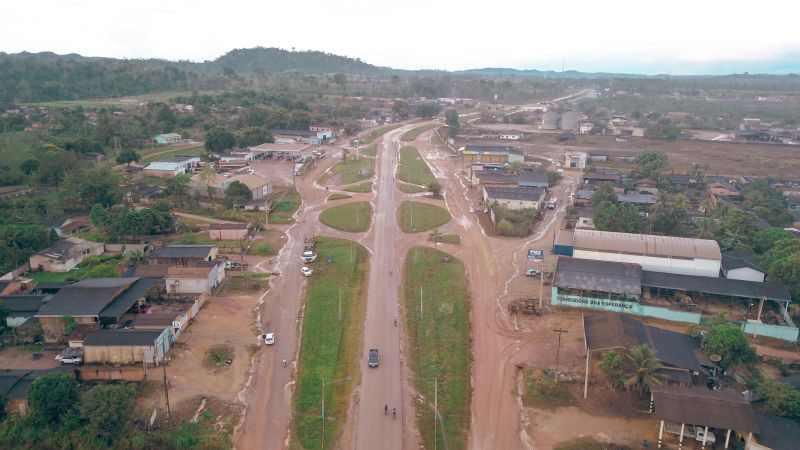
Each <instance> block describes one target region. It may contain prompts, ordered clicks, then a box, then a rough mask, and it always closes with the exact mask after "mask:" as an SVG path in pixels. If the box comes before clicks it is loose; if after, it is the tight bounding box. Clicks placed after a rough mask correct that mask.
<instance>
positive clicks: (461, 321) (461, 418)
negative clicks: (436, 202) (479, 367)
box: [402, 247, 471, 448]
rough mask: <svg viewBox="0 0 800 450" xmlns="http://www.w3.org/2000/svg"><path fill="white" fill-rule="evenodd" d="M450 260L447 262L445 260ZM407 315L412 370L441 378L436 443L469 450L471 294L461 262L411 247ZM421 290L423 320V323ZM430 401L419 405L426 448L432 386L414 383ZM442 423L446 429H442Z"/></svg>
mask: <svg viewBox="0 0 800 450" xmlns="http://www.w3.org/2000/svg"><path fill="white" fill-rule="evenodd" d="M443 256H448V257H449V261H448V262H447V263H443V262H442V257H443ZM403 279H404V281H405V284H406V286H408V289H403V293H402V296H403V312H404V315H405V322H404V323H405V324H406V326H407V327H408V329H407V330H406V331H407V333H408V336H409V341H408V348H409V349H414V350H413V351H409V352H408V354H409V355H410V364H411V369H412V370H413V372H414V374H415V375H416V376H418V377H420V378H421V379H424V380H433V379H434V378H436V379H438V382H439V413H440V415H441V423H440V424H439V426H438V430H437V435H436V439H437V445H438V447H439V448H444V440H443V439H442V432H443V431H445V432H446V433H447V437H446V438H447V446H448V447H449V448H467V431H468V430H469V404H470V395H471V390H470V325H469V295H468V292H467V284H466V278H465V272H464V263H462V262H461V260H459V259H457V258H454V257H453V256H450V255H448V254H447V253H443V252H440V251H438V250H434V249H431V248H427V247H413V248H411V249H409V251H408V254H407V255H406V260H405V264H404V268H403ZM420 288H421V290H422V300H423V308H422V310H423V311H422V312H423V313H424V314H423V318H422V319H420ZM415 384H416V389H417V390H418V392H420V393H421V394H422V395H423V396H424V397H425V399H426V402H425V403H423V404H420V403H417V405H418V406H417V426H418V428H419V430H420V434H421V435H422V440H423V443H424V446H425V448H433V447H434V425H433V423H432V422H431V420H430V418H431V417H432V416H433V397H434V389H433V385H432V384H431V383H428V382H423V381H421V380H418V381H415ZM442 425H443V426H442Z"/></svg>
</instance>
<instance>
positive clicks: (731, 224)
mask: <svg viewBox="0 0 800 450" xmlns="http://www.w3.org/2000/svg"><path fill="white" fill-rule="evenodd" d="M757 231H758V228H756V216H755V215H754V214H753V213H751V212H746V211H740V210H733V211H730V212H728V213H727V214H724V215H723V216H722V220H721V221H720V223H719V227H717V231H716V233H715V234H714V238H715V239H716V240H717V242H719V246H720V248H721V249H722V250H723V251H725V250H732V249H734V250H742V251H748V252H750V251H752V249H753V237H754V236H755V234H756V232H757Z"/></svg>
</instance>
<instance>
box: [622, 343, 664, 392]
mask: <svg viewBox="0 0 800 450" xmlns="http://www.w3.org/2000/svg"><path fill="white" fill-rule="evenodd" d="M627 362H628V367H627V378H626V379H625V383H624V385H625V387H631V388H636V389H637V390H638V391H639V395H640V396H643V395H644V393H645V392H646V391H647V387H648V386H649V385H659V384H661V377H660V376H659V374H658V369H660V368H661V367H662V365H661V361H659V360H658V358H657V357H656V354H655V352H654V351H653V350H652V349H650V347H649V346H647V344H643V345H641V346H639V347H633V348H632V349H630V351H629V353H628V361H627Z"/></svg>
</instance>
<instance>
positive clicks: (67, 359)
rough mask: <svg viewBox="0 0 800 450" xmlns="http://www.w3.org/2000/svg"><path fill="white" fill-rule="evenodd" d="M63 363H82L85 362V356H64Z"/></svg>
mask: <svg viewBox="0 0 800 450" xmlns="http://www.w3.org/2000/svg"><path fill="white" fill-rule="evenodd" d="M60 361H61V364H80V363H82V362H83V358H81V357H80V356H62V357H61V359H60Z"/></svg>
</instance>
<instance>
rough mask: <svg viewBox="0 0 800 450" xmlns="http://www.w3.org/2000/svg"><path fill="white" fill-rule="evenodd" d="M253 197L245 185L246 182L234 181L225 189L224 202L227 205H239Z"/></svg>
mask: <svg viewBox="0 0 800 450" xmlns="http://www.w3.org/2000/svg"><path fill="white" fill-rule="evenodd" d="M252 199H253V192H252V191H251V190H250V188H249V187H247V185H246V184H244V183H242V182H240V181H234V182H232V183H231V184H229V185H228V188H227V189H225V204H227V205H228V207H231V206H233V205H237V204H238V205H241V204H242V203H244V202H247V201H249V200H252Z"/></svg>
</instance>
